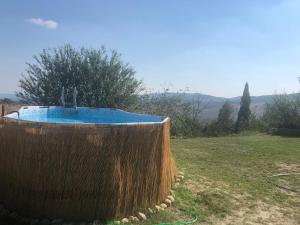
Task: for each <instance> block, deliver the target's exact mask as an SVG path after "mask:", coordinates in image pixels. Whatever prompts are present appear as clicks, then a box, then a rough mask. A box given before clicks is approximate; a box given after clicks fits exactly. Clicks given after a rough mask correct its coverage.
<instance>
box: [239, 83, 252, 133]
mask: <svg viewBox="0 0 300 225" xmlns="http://www.w3.org/2000/svg"><path fill="white" fill-rule="evenodd" d="M250 103H251V97H250V92H249V85H248V83H246V85H245V88H244V92H243V96H242V99H241V106H240V110H239V113H238V118H237V121H236V131H237V132H239V131H241V130H245V129H247V128H248V127H249V120H250V116H251V110H250Z"/></svg>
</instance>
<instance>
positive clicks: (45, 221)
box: [39, 219, 50, 225]
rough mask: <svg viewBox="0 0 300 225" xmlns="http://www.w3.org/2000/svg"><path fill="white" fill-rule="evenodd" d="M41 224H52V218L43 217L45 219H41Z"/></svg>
mask: <svg viewBox="0 0 300 225" xmlns="http://www.w3.org/2000/svg"><path fill="white" fill-rule="evenodd" d="M39 224H41V225H48V224H50V220H48V219H43V220H41V221H40V223H39Z"/></svg>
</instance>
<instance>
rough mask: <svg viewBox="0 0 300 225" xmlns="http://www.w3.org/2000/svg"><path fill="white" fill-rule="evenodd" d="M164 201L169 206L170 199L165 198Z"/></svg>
mask: <svg viewBox="0 0 300 225" xmlns="http://www.w3.org/2000/svg"><path fill="white" fill-rule="evenodd" d="M165 203H166V204H167V205H168V206H171V205H172V201H171V200H170V199H168V198H167V199H166V200H165Z"/></svg>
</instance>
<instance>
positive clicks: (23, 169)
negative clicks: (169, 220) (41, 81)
mask: <svg viewBox="0 0 300 225" xmlns="http://www.w3.org/2000/svg"><path fill="white" fill-rule="evenodd" d="M169 127H170V120H169V118H165V117H161V116H148V115H142V114H133V113H128V112H125V111H122V110H116V109H106V108H104V109H102V108H84V107H78V108H76V109H75V108H63V107H39V106H27V107H22V108H21V109H20V110H19V111H18V112H14V113H11V114H9V115H7V116H5V117H2V118H1V119H0V145H1V147H0V204H3V205H4V206H5V207H6V208H7V209H9V210H12V211H16V212H18V213H19V214H20V215H23V216H26V217H31V218H38V219H44V218H47V219H49V220H51V219H57V218H60V219H65V220H71V221H81V220H94V219H112V218H122V217H124V216H130V215H134V214H135V213H136V212H137V211H139V210H142V209H146V208H148V207H153V206H154V205H156V204H160V203H161V202H162V201H163V200H164V199H165V198H166V196H167V195H168V194H169V191H170V188H171V185H172V182H173V179H174V175H175V174H174V173H175V163H174V161H173V158H172V155H171V151H170V140H169V139H170V136H169Z"/></svg>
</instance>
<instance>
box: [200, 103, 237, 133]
mask: <svg viewBox="0 0 300 225" xmlns="http://www.w3.org/2000/svg"><path fill="white" fill-rule="evenodd" d="M233 112H234V108H233V106H232V105H231V104H230V103H229V102H225V103H224V104H223V106H222V108H221V109H220V111H219V115H218V119H217V120H216V121H212V122H211V123H208V124H207V125H206V126H205V127H204V129H203V133H204V134H205V136H222V135H226V134H231V133H233V131H234V121H233Z"/></svg>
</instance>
